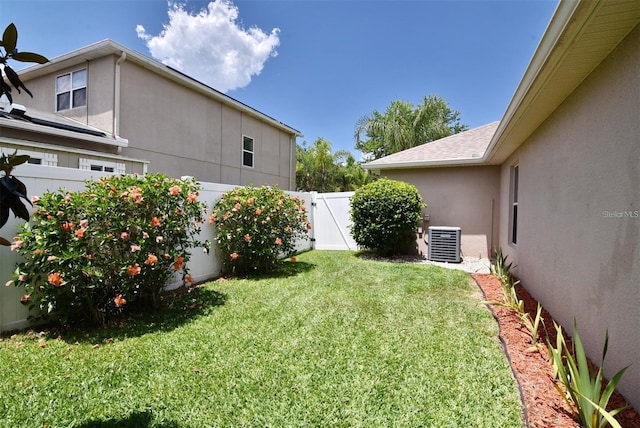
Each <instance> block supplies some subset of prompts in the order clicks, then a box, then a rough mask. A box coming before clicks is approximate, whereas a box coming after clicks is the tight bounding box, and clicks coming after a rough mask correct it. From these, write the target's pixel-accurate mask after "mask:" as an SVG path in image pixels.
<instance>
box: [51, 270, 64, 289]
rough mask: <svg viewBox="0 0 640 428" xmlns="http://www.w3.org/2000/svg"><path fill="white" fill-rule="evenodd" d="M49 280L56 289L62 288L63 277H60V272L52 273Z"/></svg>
mask: <svg viewBox="0 0 640 428" xmlns="http://www.w3.org/2000/svg"><path fill="white" fill-rule="evenodd" d="M47 280H48V281H49V283H50V284H51V285H53V286H54V287H60V285H62V282H63V279H62V276H60V272H54V273H50V274H49V276H48V277H47Z"/></svg>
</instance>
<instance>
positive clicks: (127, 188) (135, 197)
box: [11, 174, 204, 324]
mask: <svg viewBox="0 0 640 428" xmlns="http://www.w3.org/2000/svg"><path fill="white" fill-rule="evenodd" d="M198 189H199V188H198V186H197V185H196V184H195V182H194V181H192V180H184V181H182V180H177V179H173V178H168V177H166V176H164V175H161V174H157V175H146V176H144V177H137V176H111V177H107V178H102V179H100V180H98V181H87V182H86V187H85V190H84V191H82V192H72V191H68V190H59V191H57V192H48V193H45V194H44V195H42V196H41V197H40V198H37V201H36V202H35V206H36V211H35V213H34V214H33V216H32V222H31V223H27V224H25V225H23V226H22V228H21V229H20V231H19V235H18V236H17V237H16V238H14V242H13V244H12V246H11V248H12V249H13V250H15V251H18V252H19V253H20V254H21V255H22V256H23V257H24V258H25V259H26V261H25V262H23V263H21V264H19V265H18V267H17V269H16V271H15V275H14V279H15V283H16V285H17V286H21V287H25V291H26V294H25V295H24V296H23V298H22V302H23V303H25V304H28V305H29V306H30V307H37V308H39V309H40V310H42V313H43V315H51V314H52V313H54V315H55V317H56V318H58V319H60V320H61V321H63V322H66V321H78V320H88V321H91V322H93V323H96V324H104V323H106V322H108V321H109V320H111V319H112V318H113V317H114V316H116V315H117V314H119V313H120V312H122V311H123V310H124V309H125V308H138V309H141V310H142V309H147V308H157V307H158V306H159V303H160V302H159V295H160V292H161V291H162V290H163V288H164V286H165V285H166V284H167V282H168V281H169V279H170V278H172V276H174V275H175V274H176V273H181V274H182V278H183V280H184V282H185V283H190V282H191V276H190V275H189V274H188V270H187V267H186V263H187V262H188V260H189V249H190V248H191V247H192V246H194V245H200V244H199V243H198V242H197V241H196V239H195V237H196V234H197V233H198V232H199V230H200V228H199V223H200V222H201V221H202V216H203V213H204V211H203V209H204V205H203V204H202V203H200V202H198V200H197V198H198Z"/></svg>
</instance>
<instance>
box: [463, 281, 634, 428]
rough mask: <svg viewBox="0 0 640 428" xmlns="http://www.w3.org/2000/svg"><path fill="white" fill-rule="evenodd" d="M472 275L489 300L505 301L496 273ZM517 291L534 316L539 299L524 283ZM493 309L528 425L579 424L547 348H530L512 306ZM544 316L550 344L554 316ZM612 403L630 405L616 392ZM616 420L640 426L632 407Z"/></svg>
mask: <svg viewBox="0 0 640 428" xmlns="http://www.w3.org/2000/svg"><path fill="white" fill-rule="evenodd" d="M472 277H473V279H474V280H475V281H476V283H477V284H478V285H479V286H480V288H481V289H482V291H483V292H484V295H485V299H486V300H497V301H502V285H501V283H500V281H499V280H498V279H497V278H496V277H495V276H493V275H489V274H473V275H472ZM516 291H517V294H518V298H519V299H521V300H523V301H524V303H525V310H526V311H527V312H529V314H531V316H532V317H535V315H536V309H537V306H538V302H537V301H536V300H534V299H533V298H532V297H531V295H529V293H528V292H527V290H525V289H524V288H523V287H522V286H520V285H518V286H516ZM490 308H491V311H492V312H493V313H494V315H495V317H496V319H497V320H498V324H499V326H500V338H501V340H502V341H503V342H504V344H505V349H506V352H507V355H508V357H509V359H510V362H511V367H512V369H513V372H514V374H515V377H516V379H517V381H518V384H519V386H520V390H521V395H522V399H523V401H524V404H525V407H526V418H527V421H528V424H529V426H530V427H536V428H538V427H540V428H548V427H554V428H574V427H580V424H579V422H578V419H577V418H576V415H575V413H574V412H573V410H572V409H571V407H569V405H568V404H567V403H566V402H565V401H564V400H563V399H562V397H560V394H559V393H558V391H557V390H556V389H555V387H554V380H553V375H552V364H551V362H550V361H549V358H548V355H547V350H546V347H545V348H541V349H539V350H531V349H530V348H531V341H530V335H529V331H528V330H527V329H526V327H524V326H523V325H522V324H521V323H520V320H519V319H518V317H517V315H516V314H515V313H514V312H513V311H512V310H511V309H508V308H505V307H502V306H497V305H492V306H490ZM542 317H543V319H544V322H545V324H546V325H547V330H548V332H547V333H548V334H549V339H550V340H551V343H555V329H554V328H553V318H552V317H551V315H549V313H548V312H547V311H546V310H544V309H543V310H542ZM549 326H551V328H549ZM540 330H541V331H540V338H539V342H540V343H546V338H545V337H544V336H542V335H543V334H545V332H544V331H543V330H544V329H543V328H542V327H541V328H540ZM552 335H553V337H552ZM567 343H569V342H567ZM609 404H610V408H618V407H621V406H625V405H628V403H627V402H626V401H625V399H624V397H623V396H622V395H620V394H619V393H617V392H615V393H614V395H613V396H612V397H611V400H610V402H609ZM616 419H617V420H618V422H620V425H622V427H624V428H640V416H639V415H638V413H637V412H636V410H635V409H633V408H631V407H630V408H628V409H627V410H625V411H624V412H622V413H619V414H618V415H616Z"/></svg>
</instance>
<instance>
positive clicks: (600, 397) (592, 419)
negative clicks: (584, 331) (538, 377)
mask: <svg viewBox="0 0 640 428" xmlns="http://www.w3.org/2000/svg"><path fill="white" fill-rule="evenodd" d="M554 326H555V327H556V332H557V335H556V346H555V348H554V347H553V346H552V345H551V343H550V342H549V340H547V347H548V349H549V355H550V357H551V360H552V362H553V374H554V377H555V378H556V379H558V380H559V381H560V382H561V383H562V385H563V386H564V388H565V390H566V393H565V392H564V391H563V390H562V388H560V386H558V385H557V384H555V387H556V389H557V390H558V392H559V393H560V395H561V396H562V397H563V398H564V400H565V401H566V402H567V403H568V404H569V405H570V406H571V407H573V408H575V410H576V412H577V413H578V417H579V418H580V422H581V423H582V424H583V426H585V427H587V428H603V427H606V426H607V424H611V426H612V427H614V428H620V424H619V423H618V421H616V420H615V418H614V416H615V415H617V414H618V413H620V412H621V411H622V410H624V409H625V408H626V407H619V408H617V409H614V410H611V411H607V410H606V408H607V404H608V403H609V399H610V398H611V394H613V391H614V390H615V389H616V385H617V384H618V382H619V381H620V378H621V377H622V375H623V374H624V372H625V370H627V368H628V367H624V368H623V369H621V370H620V371H618V372H617V373H616V374H615V375H614V376H613V377H612V378H611V380H610V381H609V383H607V386H606V387H604V388H603V387H602V384H603V378H604V376H603V371H604V359H605V357H606V355H607V347H608V344H609V332H608V331H607V333H606V336H605V340H604V349H603V351H602V360H601V362H600V368H599V369H598V371H597V372H596V373H594V372H593V370H592V369H591V368H590V367H589V363H588V362H587V356H586V354H585V351H584V347H583V346H582V340H581V339H580V334H579V333H578V327H577V325H576V322H575V320H574V323H573V350H570V349H569V347H568V346H567V343H566V341H565V339H564V335H563V334H562V326H559V325H558V324H556V323H555V322H554Z"/></svg>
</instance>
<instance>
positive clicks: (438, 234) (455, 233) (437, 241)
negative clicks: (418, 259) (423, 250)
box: [428, 226, 462, 263]
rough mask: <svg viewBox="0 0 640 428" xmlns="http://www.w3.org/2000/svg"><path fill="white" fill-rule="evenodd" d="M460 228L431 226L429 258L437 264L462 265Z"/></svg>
mask: <svg viewBox="0 0 640 428" xmlns="http://www.w3.org/2000/svg"><path fill="white" fill-rule="evenodd" d="M461 231H462V229H460V228H459V227H449V226H429V235H428V246H429V247H428V248H429V251H428V258H429V260H432V261H435V262H451V263H460V262H461V260H460V233H461Z"/></svg>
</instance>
